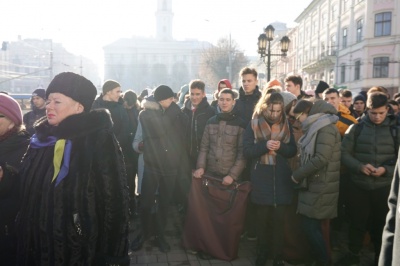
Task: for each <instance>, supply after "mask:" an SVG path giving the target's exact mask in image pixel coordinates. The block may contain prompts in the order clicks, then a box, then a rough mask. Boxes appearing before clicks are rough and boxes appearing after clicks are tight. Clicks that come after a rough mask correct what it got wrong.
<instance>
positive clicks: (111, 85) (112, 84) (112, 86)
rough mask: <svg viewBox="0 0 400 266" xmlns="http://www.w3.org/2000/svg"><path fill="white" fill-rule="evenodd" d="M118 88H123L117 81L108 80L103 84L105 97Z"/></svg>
mask: <svg viewBox="0 0 400 266" xmlns="http://www.w3.org/2000/svg"><path fill="white" fill-rule="evenodd" d="M118 87H121V85H120V84H119V83H118V82H117V81H115V80H112V79H109V80H107V81H106V82H104V84H103V95H104V94H106V93H107V92H109V91H112V90H113V89H115V88H118Z"/></svg>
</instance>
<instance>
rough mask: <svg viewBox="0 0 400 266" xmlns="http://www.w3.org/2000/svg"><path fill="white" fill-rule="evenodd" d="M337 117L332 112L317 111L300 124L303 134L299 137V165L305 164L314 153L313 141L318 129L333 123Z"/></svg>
mask: <svg viewBox="0 0 400 266" xmlns="http://www.w3.org/2000/svg"><path fill="white" fill-rule="evenodd" d="M338 119H339V118H338V117H337V116H336V115H333V114H324V113H318V114H314V115H311V116H309V117H307V118H306V120H305V121H304V122H303V124H302V129H303V132H304V135H303V136H301V137H300V139H299V142H298V144H299V147H300V154H301V165H304V164H306V163H307V162H308V161H309V160H310V158H312V157H313V156H314V153H315V141H316V138H317V133H318V131H319V130H320V129H321V128H323V127H325V126H327V125H330V124H335V123H336V122H337V120H338Z"/></svg>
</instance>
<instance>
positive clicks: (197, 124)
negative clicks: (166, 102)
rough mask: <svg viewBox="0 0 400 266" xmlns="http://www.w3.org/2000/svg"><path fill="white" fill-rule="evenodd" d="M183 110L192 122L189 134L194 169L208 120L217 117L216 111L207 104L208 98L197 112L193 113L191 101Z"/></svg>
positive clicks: (204, 99) (202, 102)
mask: <svg viewBox="0 0 400 266" xmlns="http://www.w3.org/2000/svg"><path fill="white" fill-rule="evenodd" d="M182 110H183V112H184V113H185V114H186V115H187V116H188V118H189V121H190V130H188V132H190V134H188V150H189V154H190V160H191V165H192V169H194V168H195V167H196V162H197V157H198V155H199V150H200V144H201V138H202V137H203V133H204V129H205V127H206V124H207V121H208V119H210V118H211V117H213V116H214V115H215V109H214V108H213V107H211V106H210V104H209V103H208V102H207V98H206V97H204V98H203V100H202V101H201V102H200V104H199V105H198V106H197V108H196V111H195V112H193V111H192V102H191V101H190V100H188V101H186V103H185V107H184V108H182Z"/></svg>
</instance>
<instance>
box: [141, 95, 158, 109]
mask: <svg viewBox="0 0 400 266" xmlns="http://www.w3.org/2000/svg"><path fill="white" fill-rule="evenodd" d="M142 108H143V109H149V110H161V105H160V104H159V103H158V102H156V100H155V99H154V97H153V96H150V97H147V98H145V99H144V100H143V101H142Z"/></svg>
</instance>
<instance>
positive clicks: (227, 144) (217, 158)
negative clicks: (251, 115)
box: [197, 112, 246, 180]
mask: <svg viewBox="0 0 400 266" xmlns="http://www.w3.org/2000/svg"><path fill="white" fill-rule="evenodd" d="M244 129H245V124H244V121H243V120H242V119H241V118H240V117H239V116H238V115H237V114H236V113H234V112H231V113H220V114H218V115H215V116H213V117H212V118H210V119H209V120H208V122H207V125H206V128H205V130H204V134H203V139H202V141H201V148H200V153H199V158H198V160H197V169H198V168H203V169H205V171H206V172H210V173H213V174H215V175H218V176H221V177H225V176H227V175H229V176H230V177H232V178H233V179H234V180H238V179H239V177H240V174H241V172H242V171H243V169H244V167H245V165H246V159H245V158H244V156H243V132H244Z"/></svg>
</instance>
